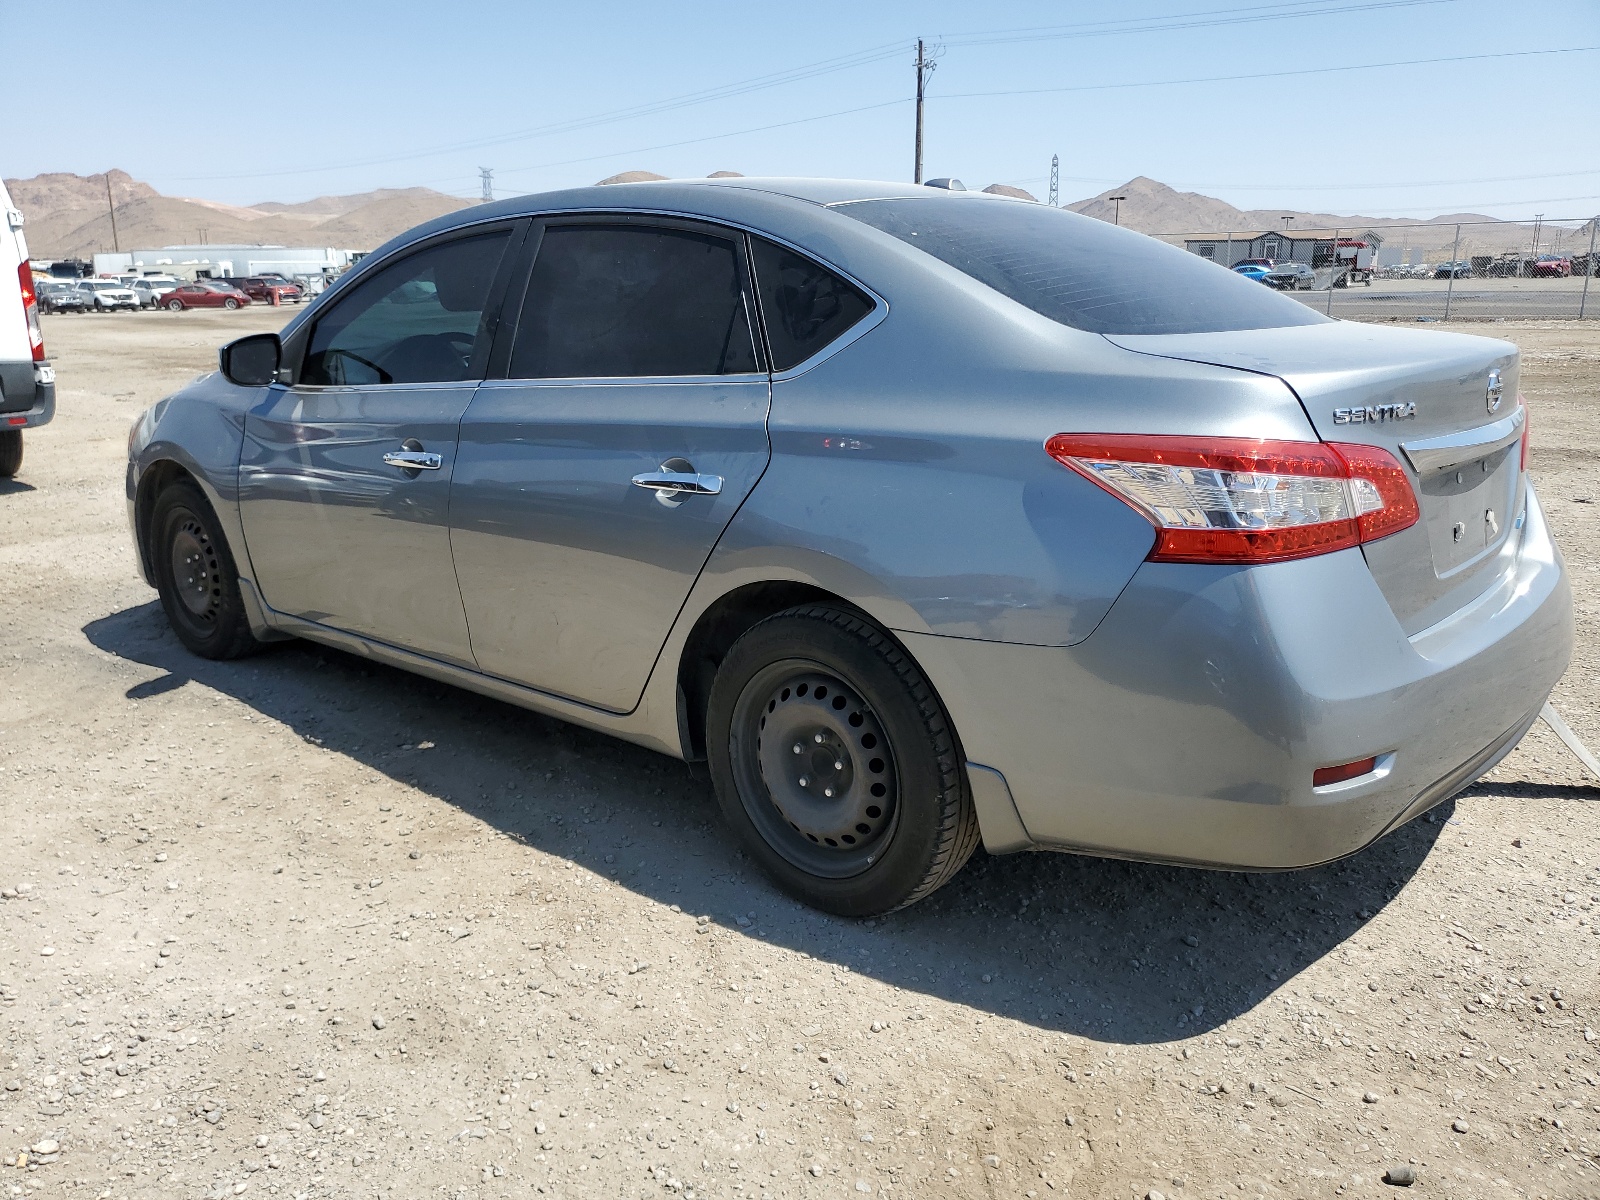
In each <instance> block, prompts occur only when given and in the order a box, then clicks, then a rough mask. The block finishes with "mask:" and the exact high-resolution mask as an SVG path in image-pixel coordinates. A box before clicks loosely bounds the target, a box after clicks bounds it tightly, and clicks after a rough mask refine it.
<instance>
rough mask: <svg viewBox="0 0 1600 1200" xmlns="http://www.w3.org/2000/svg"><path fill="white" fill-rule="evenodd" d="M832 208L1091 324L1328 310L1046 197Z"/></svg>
mask: <svg viewBox="0 0 1600 1200" xmlns="http://www.w3.org/2000/svg"><path fill="white" fill-rule="evenodd" d="M835 211H836V212H840V213H844V214H845V215H846V216H851V217H854V218H855V219H856V220H858V221H862V222H865V223H866V224H868V225H871V226H873V227H875V228H877V229H881V230H883V231H884V232H885V233H890V234H893V235H894V236H895V237H897V238H899V239H900V240H901V241H903V242H907V243H909V244H910V245H913V246H916V247H917V248H918V249H920V250H924V251H926V252H927V253H929V254H931V255H933V256H934V257H935V258H937V259H940V260H941V261H943V262H946V263H949V264H950V265H951V266H952V267H955V268H956V269H957V270H959V271H963V272H965V273H966V274H968V275H970V276H972V278H974V279H976V280H978V281H979V282H980V283H985V284H988V286H990V287H992V288H993V289H994V290H995V291H997V292H1000V293H1001V294H1002V295H1005V296H1009V297H1011V299H1013V300H1015V301H1017V302H1018V303H1020V304H1025V305H1027V306H1028V307H1029V308H1031V309H1033V311H1034V312H1036V313H1040V314H1041V315H1043V316H1046V317H1049V318H1050V319H1051V320H1052V321H1059V322H1061V324H1063V325H1070V326H1071V327H1072V328H1074V329H1083V330H1087V331H1088V332H1090V333H1216V332H1220V331H1222V330H1230V329H1272V328H1278V327H1282V326H1287V325H1311V324H1315V323H1317V322H1320V321H1325V320H1327V318H1326V317H1323V316H1322V315H1320V314H1318V313H1315V312H1312V311H1311V310H1310V309H1309V308H1307V307H1306V306H1305V305H1303V304H1301V303H1300V302H1299V301H1298V300H1291V299H1290V298H1289V297H1287V296H1283V295H1279V294H1278V293H1277V292H1275V291H1273V290H1271V289H1270V288H1268V287H1266V286H1265V285H1264V284H1260V283H1256V282H1254V281H1253V280H1250V279H1246V278H1245V277H1244V276H1242V275H1237V274H1235V273H1234V272H1232V271H1229V270H1228V269H1227V268H1225V267H1220V266H1218V265H1217V264H1216V263H1213V262H1208V261H1207V260H1206V259H1203V258H1201V257H1200V256H1199V255H1197V254H1190V253H1188V252H1187V251H1185V250H1180V249H1178V248H1177V247H1176V246H1169V245H1167V244H1166V243H1165V242H1158V241H1156V240H1155V239H1154V238H1150V237H1145V236H1144V235H1143V234H1140V233H1134V232H1133V231H1132V230H1131V229H1119V228H1117V227H1116V226H1114V225H1107V224H1106V223H1105V222H1104V221H1097V220H1095V219H1094V218H1092V217H1083V216H1079V215H1078V214H1077V213H1072V212H1064V211H1062V210H1061V209H1058V208H1050V207H1047V206H1046V205H1043V204H1026V203H1020V202H1019V203H1007V202H1004V201H989V200H979V199H976V198H972V199H955V198H952V197H948V196H929V197H928V198H926V199H923V198H920V197H919V198H916V199H906V200H866V201H860V202H856V203H848V204H841V205H838V206H836V207H835Z"/></svg>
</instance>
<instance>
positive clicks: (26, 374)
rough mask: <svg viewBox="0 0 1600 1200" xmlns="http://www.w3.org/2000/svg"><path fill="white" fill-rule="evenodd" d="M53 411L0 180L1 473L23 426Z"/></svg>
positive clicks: (20, 250)
mask: <svg viewBox="0 0 1600 1200" xmlns="http://www.w3.org/2000/svg"><path fill="white" fill-rule="evenodd" d="M55 412H56V370H55V368H54V367H53V366H51V365H50V363H49V362H48V361H47V360H46V359H45V356H44V334H43V332H41V330H40V328H39V305H38V303H37V302H36V299H35V294H34V289H33V271H32V270H31V269H30V268H29V266H28V243H27V242H26V241H25V240H24V239H23V236H22V214H21V213H20V212H18V211H17V210H16V209H15V208H14V207H13V206H12V204H11V195H10V193H9V192H7V191H6V185H5V184H4V183H3V182H0V478H6V479H9V478H10V477H11V476H13V475H15V474H16V473H17V471H18V470H19V469H20V468H21V466H22V431H23V430H24V429H28V428H30V427H32V426H34V425H43V424H44V423H45V422H47V421H48V420H50V418H51V417H53V416H55Z"/></svg>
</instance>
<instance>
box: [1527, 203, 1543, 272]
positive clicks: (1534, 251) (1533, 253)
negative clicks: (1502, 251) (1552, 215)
mask: <svg viewBox="0 0 1600 1200" xmlns="http://www.w3.org/2000/svg"><path fill="white" fill-rule="evenodd" d="M1543 224H1544V214H1543V213H1534V214H1533V247H1532V248H1531V249H1530V250H1529V251H1528V257H1529V258H1530V259H1533V260H1535V261H1537V260H1538V257H1539V229H1540V227H1541V226H1542V225H1543ZM1528 274H1529V275H1532V274H1533V266H1532V265H1531V264H1530V265H1529V267H1528Z"/></svg>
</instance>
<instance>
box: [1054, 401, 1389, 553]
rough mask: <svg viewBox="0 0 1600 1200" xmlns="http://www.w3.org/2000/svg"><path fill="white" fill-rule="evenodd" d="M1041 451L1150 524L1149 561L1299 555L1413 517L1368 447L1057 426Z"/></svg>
mask: <svg viewBox="0 0 1600 1200" xmlns="http://www.w3.org/2000/svg"><path fill="white" fill-rule="evenodd" d="M1045 450H1046V451H1047V452H1048V453H1049V454H1050V456H1051V457H1052V458H1054V459H1055V460H1056V461H1057V462H1059V463H1061V464H1062V465H1063V466H1066V467H1069V468H1071V469H1072V470H1074V471H1076V472H1078V473H1079V474H1080V475H1083V476H1084V477H1085V478H1087V479H1090V480H1092V481H1093V482H1094V483H1096V484H1098V485H1099V486H1100V487H1103V488H1105V489H1106V491H1108V492H1110V493H1111V494H1112V495H1113V496H1116V497H1117V498H1118V499H1119V500H1122V501H1123V502H1125V503H1126V504H1128V505H1130V506H1131V507H1133V508H1135V509H1137V510H1138V511H1139V512H1140V513H1142V514H1143V515H1144V516H1145V517H1146V518H1147V519H1148V520H1149V521H1150V523H1151V524H1152V525H1154V526H1155V527H1156V544H1155V546H1154V547H1153V548H1152V549H1151V551H1150V554H1149V558H1150V560H1151V561H1152V562H1191V563H1268V562H1283V561H1285V560H1287V559H1294V558H1306V557H1308V556H1310V555H1313V554H1326V553H1328V552H1329V551H1332V550H1343V549H1346V548H1348V547H1351V546H1359V545H1360V544H1361V543H1362V542H1370V541H1375V540H1376V539H1378V538H1381V537H1386V536H1387V535H1389V534H1391V533H1397V532H1399V531H1400V530H1402V529H1405V528H1406V527H1408V526H1410V525H1413V524H1415V523H1416V521H1417V518H1418V515H1419V514H1418V509H1417V497H1416V493H1415V491H1413V490H1412V487H1411V481H1410V480H1409V479H1408V478H1407V477H1406V473H1405V468H1404V467H1402V466H1401V465H1400V463H1399V462H1398V461H1397V460H1396V459H1395V457H1394V456H1393V455H1392V454H1390V453H1388V452H1387V451H1386V450H1382V449H1379V448H1378V447H1376V446H1363V445H1355V444H1346V443H1343V442H1283V441H1266V440H1259V439H1255V438H1203V437H1179V436H1163V435H1159V434H1070V433H1058V434H1057V435H1056V436H1055V437H1053V438H1051V439H1050V440H1049V441H1048V442H1046V443H1045Z"/></svg>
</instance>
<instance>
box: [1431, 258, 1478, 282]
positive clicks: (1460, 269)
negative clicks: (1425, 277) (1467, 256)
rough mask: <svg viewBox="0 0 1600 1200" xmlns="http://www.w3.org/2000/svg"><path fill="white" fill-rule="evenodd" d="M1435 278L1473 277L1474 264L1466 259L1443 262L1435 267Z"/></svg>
mask: <svg viewBox="0 0 1600 1200" xmlns="http://www.w3.org/2000/svg"><path fill="white" fill-rule="evenodd" d="M1433 277H1434V278H1435V279H1450V278H1452V277H1454V278H1456V279H1471V278H1472V264H1471V263H1470V262H1467V261H1465V260H1462V261H1461V262H1442V263H1440V264H1439V265H1438V266H1437V267H1435V268H1434V269H1433Z"/></svg>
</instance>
